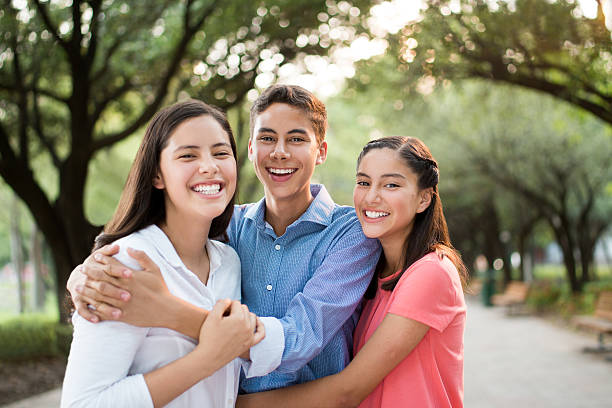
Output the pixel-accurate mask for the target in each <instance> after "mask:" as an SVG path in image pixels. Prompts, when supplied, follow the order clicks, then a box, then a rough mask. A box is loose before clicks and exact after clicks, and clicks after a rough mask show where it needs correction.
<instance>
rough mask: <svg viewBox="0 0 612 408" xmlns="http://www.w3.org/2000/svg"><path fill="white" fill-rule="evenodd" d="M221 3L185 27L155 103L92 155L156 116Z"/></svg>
mask: <svg viewBox="0 0 612 408" xmlns="http://www.w3.org/2000/svg"><path fill="white" fill-rule="evenodd" d="M219 3H220V0H215V1H213V2H212V3H211V4H210V5H209V6H208V7H207V8H206V9H205V10H204V12H203V13H202V15H201V16H200V18H199V19H198V20H197V23H196V24H195V25H194V26H189V25H187V26H185V27H184V29H183V36H182V37H181V39H180V40H179V42H178V44H177V46H176V48H175V52H174V55H173V56H172V58H171V59H170V63H169V64H168V69H167V70H166V73H165V75H164V76H163V77H162V79H161V81H160V85H159V87H158V88H157V92H156V93H155V98H154V99H153V102H152V103H151V104H150V105H148V106H147V108H145V110H144V111H143V112H142V113H141V114H140V116H139V117H138V118H136V119H135V120H134V122H132V123H131V124H130V125H128V126H127V127H126V128H125V129H123V130H121V131H119V132H116V133H114V134H111V135H108V136H105V137H103V138H101V139H99V140H97V141H95V142H94V143H93V144H92V147H91V153H92V154H93V153H94V152H96V151H98V150H100V149H102V148H104V147H107V146H110V145H112V144H114V143H116V142H118V141H119V140H122V139H124V138H126V137H127V136H129V135H131V134H132V133H134V132H135V131H136V130H138V129H139V128H140V127H141V126H142V125H144V124H145V123H146V122H147V121H148V120H149V119H150V118H151V117H152V116H153V115H154V114H155V112H156V111H157V109H158V108H159V106H160V105H161V103H162V101H163V99H164V97H165V96H166V95H167V93H168V86H169V84H170V80H171V79H172V78H173V77H174V75H175V74H176V71H177V69H178V67H179V65H180V62H181V59H182V58H183V56H184V55H185V52H186V51H187V46H188V45H189V42H190V41H191V39H192V38H193V36H194V35H195V33H196V32H197V31H198V29H199V28H200V26H201V25H202V24H204V21H206V18H208V17H209V16H210V15H211V14H212V13H213V12H214V10H215V8H216V7H217V5H218V4H219ZM188 11H189V7H186V9H185V14H189V13H188ZM188 21H189V20H188V19H186V20H185V23H186V24H188Z"/></svg>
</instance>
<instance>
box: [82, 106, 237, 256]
mask: <svg viewBox="0 0 612 408" xmlns="http://www.w3.org/2000/svg"><path fill="white" fill-rule="evenodd" d="M204 115H209V116H211V117H212V118H213V119H215V120H216V121H217V122H218V123H219V124H220V125H221V127H222V128H223V130H224V131H225V132H226V133H227V135H228V138H229V141H230V145H231V147H232V152H233V154H234V157H236V142H235V141H234V134H233V133H232V129H231V127H230V124H229V122H228V121H227V117H226V116H225V114H224V113H223V112H222V111H220V110H219V109H217V108H215V107H214V106H211V105H208V104H206V103H204V102H202V101H198V100H195V99H188V100H185V101H182V102H179V103H176V104H174V105H172V106H168V107H166V108H164V109H162V110H160V111H159V112H157V113H156V114H155V116H154V117H153V119H151V122H150V123H149V126H148V127H147V130H146V132H145V135H144V137H143V139H142V142H141V143H140V147H139V148H138V153H136V158H135V159H134V163H133V164H132V168H131V169H130V174H129V176H128V179H127V181H126V183H125V187H124V189H123V193H122V194H121V199H120V200H119V205H118V206H117V210H115V214H114V215H113V218H112V219H111V220H110V222H109V223H108V224H106V226H105V227H104V232H102V233H101V234H100V235H98V236H97V237H96V241H95V245H94V248H93V250H94V251H95V250H96V249H98V248H100V247H102V246H104V245H107V244H110V243H111V242H113V241H116V240H117V239H119V238H122V237H125V236H127V235H129V234H131V233H132V232H135V231H138V230H140V229H142V228H145V227H147V226H149V225H151V224H157V223H159V222H161V221H163V220H164V219H165V217H166V208H165V204H164V193H163V191H162V190H159V189H156V188H154V187H153V179H154V177H155V176H156V175H157V174H158V172H159V161H160V156H161V152H162V150H164V148H165V147H166V145H167V143H168V140H169V139H170V136H171V135H172V133H173V132H174V130H175V129H176V128H177V127H178V126H179V125H180V124H181V123H183V122H184V121H186V120H188V119H191V118H195V117H198V116H204ZM236 177H237V176H236ZM237 184H238V183H236V185H237ZM235 197H236V193H235V192H234V195H233V196H232V199H231V200H230V202H229V203H228V205H227V207H226V208H225V210H224V211H223V213H222V214H221V215H219V216H217V217H215V218H214V219H213V220H212V223H211V226H210V231H209V232H208V237H209V238H221V239H224V238H227V236H226V234H225V230H226V229H227V226H228V225H229V222H230V219H231V218H232V214H233V211H234V201H235Z"/></svg>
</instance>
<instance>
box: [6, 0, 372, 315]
mask: <svg viewBox="0 0 612 408" xmlns="http://www.w3.org/2000/svg"><path fill="white" fill-rule="evenodd" d="M3 4H4V6H3V8H2V10H1V11H0V28H1V32H2V33H3V34H2V38H1V39H0V96H1V98H0V175H1V176H2V177H3V178H4V180H5V181H6V182H7V184H9V185H10V186H11V188H12V189H13V190H14V191H15V193H16V194H17V195H18V196H19V197H20V198H21V200H23V202H24V203H25V204H26V205H27V207H28V208H29V210H30V212H31V213H32V214H33V216H34V218H35V219H36V222H37V223H38V225H39V227H40V230H41V231H42V233H43V235H44V236H45V239H46V242H47V243H48V245H49V246H50V249H51V252H52V254H53V260H54V263H55V270H56V275H57V294H58V301H60V302H61V300H62V299H63V297H64V293H65V290H64V287H65V283H66V280H67V278H68V274H69V272H70V271H71V269H72V268H73V267H74V265H76V264H77V263H79V262H80V261H82V260H83V259H84V258H85V257H86V256H87V254H88V253H89V251H90V248H91V246H92V243H93V239H94V237H95V236H96V235H97V234H98V232H99V231H100V227H99V226H97V225H94V224H92V223H91V222H90V221H89V220H88V219H87V217H86V215H85V211H84V189H85V185H86V181H87V177H88V173H89V164H90V161H91V160H92V158H94V157H95V156H96V155H97V154H99V152H101V151H102V150H104V149H107V148H109V147H110V146H112V145H113V144H115V143H117V142H118V141H120V140H123V139H125V138H126V137H128V136H129V135H131V134H133V133H134V132H136V131H137V130H138V129H140V128H141V127H142V126H143V125H144V124H146V123H147V121H148V120H149V119H150V118H151V117H152V115H153V114H154V113H155V112H156V111H157V110H158V109H159V108H160V107H161V106H162V105H163V104H165V103H168V102H171V101H174V100H176V99H177V98H179V97H185V96H187V95H191V96H193V97H198V98H201V99H204V100H206V101H209V102H214V103H215V104H216V105H220V106H221V107H223V108H226V109H227V108H230V107H232V106H235V105H237V104H239V103H241V102H242V100H243V99H244V96H245V95H246V94H247V92H248V91H249V90H251V89H253V87H254V85H255V84H256V79H257V78H259V76H258V75H261V74H265V75H267V76H268V80H269V79H270V78H269V77H270V76H272V77H273V76H274V74H275V72H276V71H277V70H278V68H279V66H280V65H282V64H284V63H286V62H287V61H291V60H292V59H293V58H295V57H297V56H299V55H301V54H307V53H317V54H325V53H327V52H328V51H329V49H330V48H333V47H334V46H335V45H337V44H340V43H342V42H343V41H345V40H348V39H350V37H351V36H352V35H355V32H356V29H355V28H353V27H354V26H356V25H357V23H359V22H360V21H361V17H360V16H359V15H360V12H359V7H361V8H362V9H363V8H365V7H366V6H368V4H369V2H368V1H361V0H355V1H354V2H353V4H350V3H348V2H346V1H341V2H339V3H336V2H334V1H330V0H327V1H323V0H318V1H305V0H295V1H287V0H276V1H273V0H270V1H261V2H244V1H238V0H227V1H220V0H202V1H196V0H185V1H176V0H164V1H159V2H142V4H141V3H139V2H124V1H101V0H91V1H82V0H73V1H71V2H48V1H42V0H33V1H30V2H27V1H25V0H20V1H16V0H13V1H10V0H4V1H3ZM322 21H327V23H325V25H326V26H327V28H328V30H321V32H319V30H318V27H319V25H320V24H321V22H322ZM329 27H332V28H336V29H341V28H343V27H344V28H346V29H347V30H348V32H349V34H350V35H349V36H340V37H338V38H337V37H333V38H332V36H330V32H331V30H329ZM347 27H348V28H347ZM41 168H44V169H46V170H45V171H43V172H41V171H37V169H41ZM49 168H51V169H52V170H51V171H49V170H48V169H49ZM60 309H61V317H60V318H61V319H64V318H66V312H65V311H64V310H63V309H62V308H60Z"/></svg>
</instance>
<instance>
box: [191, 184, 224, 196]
mask: <svg viewBox="0 0 612 408" xmlns="http://www.w3.org/2000/svg"><path fill="white" fill-rule="evenodd" d="M193 190H194V191H197V192H198V193H202V194H209V195H213V194H217V193H218V192H219V191H220V190H221V185H220V184H205V185H204V184H200V185H199V186H195V187H194V188H193Z"/></svg>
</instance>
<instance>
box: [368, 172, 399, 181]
mask: <svg viewBox="0 0 612 408" xmlns="http://www.w3.org/2000/svg"><path fill="white" fill-rule="evenodd" d="M357 177H367V178H370V176H368V175H367V174H365V173H362V172H357ZM385 177H399V178H403V179H405V178H406V177H404V176H403V175H402V174H399V173H386V174H383V175H382V176H380V178H385Z"/></svg>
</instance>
